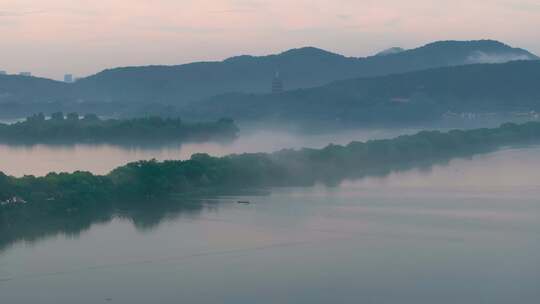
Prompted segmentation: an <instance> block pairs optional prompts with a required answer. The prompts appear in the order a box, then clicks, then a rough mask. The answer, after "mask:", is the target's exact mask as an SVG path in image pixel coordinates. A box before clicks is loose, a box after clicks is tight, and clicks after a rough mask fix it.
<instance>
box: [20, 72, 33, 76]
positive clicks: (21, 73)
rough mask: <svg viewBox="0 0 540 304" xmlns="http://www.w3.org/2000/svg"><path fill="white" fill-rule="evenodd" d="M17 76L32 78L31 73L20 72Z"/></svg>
mask: <svg viewBox="0 0 540 304" xmlns="http://www.w3.org/2000/svg"><path fill="white" fill-rule="evenodd" d="M19 75H20V76H27V77H30V76H32V72H20V73H19Z"/></svg>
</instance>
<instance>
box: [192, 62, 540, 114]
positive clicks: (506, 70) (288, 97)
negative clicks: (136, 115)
mask: <svg viewBox="0 0 540 304" xmlns="http://www.w3.org/2000/svg"><path fill="white" fill-rule="evenodd" d="M533 110H534V111H540V60H530V61H512V62H508V63H503V64H471V65H461V66H451V67H441V68H434V69H427V70H422V71H414V72H408V73H401V74H393V75H387V76H378V77H362V78H356V79H350V80H345V81H337V82H334V83H331V84H328V85H325V86H321V87H317V88H310V89H297V90H292V91H287V92H284V93H281V94H245V93H232V94H224V95H220V96H215V97H213V98H209V99H207V100H205V101H202V102H198V103H194V104H192V105H190V106H188V107H185V108H184V109H183V113H181V115H182V116H184V117H190V118H192V119H202V118H204V119H215V118H218V117H230V118H233V119H235V120H240V121H281V122H329V121H336V120H337V121H339V122H341V123H346V124H356V125H358V124H377V123H385V124H389V123H409V122H419V121H428V120H435V119H439V118H441V116H442V115H443V114H444V113H447V112H454V113H463V112H477V113H508V112H511V111H533Z"/></svg>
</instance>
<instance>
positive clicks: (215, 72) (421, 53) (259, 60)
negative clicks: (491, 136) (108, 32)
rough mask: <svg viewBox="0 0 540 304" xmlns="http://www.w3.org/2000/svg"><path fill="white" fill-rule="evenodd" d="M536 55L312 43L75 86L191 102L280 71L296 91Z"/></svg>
mask: <svg viewBox="0 0 540 304" xmlns="http://www.w3.org/2000/svg"><path fill="white" fill-rule="evenodd" d="M533 58H537V57H535V56H534V55H532V54H531V53H529V52H527V51H525V50H522V49H516V48H511V47H509V46H507V45H505V44H502V43H500V42H497V41H490V40H482V41H464V42H461V41H445V42H436V43H432V44H428V45H426V46H423V47H420V48H417V49H413V50H408V51H403V52H399V53H395V54H389V55H386V56H371V57H366V58H352V57H345V56H342V55H338V54H334V53H330V52H327V51H324V50H321V49H317V48H313V47H306V48H300V49H293V50H289V51H286V52H283V53H281V54H278V55H270V56H262V57H253V56H239V57H233V58H229V59H227V60H224V61H222V62H198V63H191V64H185V65H178V66H148V67H128V68H117V69H112V70H106V71H103V72H101V73H98V74H96V75H94V76H91V77H88V78H86V79H83V80H81V81H79V82H78V83H77V84H76V85H75V86H76V87H77V91H78V92H81V93H82V95H83V96H85V98H87V99H91V100H106V101H124V102H136V103H143V102H159V103H164V104H185V103H187V102H192V101H196V100H199V99H203V98H207V97H211V96H214V95H218V94H223V93H229V92H244V93H266V92H269V91H270V84H271V81H272V77H273V76H274V74H275V72H276V71H279V72H280V75H281V76H282V78H283V80H284V82H285V89H286V90H291V89H298V88H309V87H317V86H321V85H324V84H327V83H330V82H333V81H336V80H343V79H349V78H354V77H362V76H380V75H388V74H393V73H403V72H408V71H414V70H422V69H427V68H434V67H442V66H449V65H461V64H470V63H478V62H490V61H493V62H501V61H509V60H515V59H533Z"/></svg>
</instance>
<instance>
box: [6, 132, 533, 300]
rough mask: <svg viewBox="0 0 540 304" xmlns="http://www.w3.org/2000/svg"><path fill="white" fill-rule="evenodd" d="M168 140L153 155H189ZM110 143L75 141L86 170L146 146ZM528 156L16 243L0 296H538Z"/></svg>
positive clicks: (108, 223) (283, 193)
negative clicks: (85, 145)
mask: <svg viewBox="0 0 540 304" xmlns="http://www.w3.org/2000/svg"><path fill="white" fill-rule="evenodd" d="M260 144H261V146H258V147H256V148H257V149H266V148H269V147H268V146H266V145H276V146H279V143H278V144H276V143H275V142H273V143H271V144H269V143H268V142H265V141H264V142H261V143H260ZM285 144H287V145H289V144H291V142H286V143H284V145H285ZM313 144H317V143H313ZM276 146H273V147H272V148H274V147H276ZM242 148H243V147H242ZM99 149H105V148H99ZM99 149H98V151H106V150H99ZM107 149H111V148H107ZM183 149H185V148H183ZM219 149H222V150H217V151H220V153H226V152H228V151H231V150H234V148H230V147H229V148H219ZM6 151H7V150H6V148H3V152H2V153H4V154H3V155H5V153H6ZM50 151H54V150H50ZM175 151H176V152H174V151H173V152H160V153H163V154H159V155H157V154H154V156H160V158H161V157H164V158H167V157H169V156H170V155H173V156H179V155H180V157H182V156H181V154H182V153H185V154H183V155H186V156H187V155H188V154H189V153H188V152H179V151H178V150H175ZM180 151H189V150H180ZM21 153H37V152H35V151H27V152H21ZM61 153H66V152H61ZM99 153H104V154H102V155H103V157H104V158H107V155H108V154H107V153H105V152H99ZM122 153H123V154H122V156H113V157H114V159H113V160H109V159H103V162H104V163H106V165H103V166H97V167H96V165H95V163H94V162H96V161H97V159H98V158H96V157H95V155H93V154H92V153H90V152H88V151H81V150H75V154H78V155H81V156H82V155H85V156H86V157H88V158H90V159H91V162H92V163H91V164H89V165H88V167H87V168H94V169H96V171H103V170H107V168H109V167H111V166H112V165H114V164H115V163H117V162H120V161H125V160H126V159H125V157H126V155H132V156H131V157H133V159H136V158H137V157H139V156H143V155H146V154H144V153H147V152H122ZM130 153H134V154H130ZM137 153H141V154H137ZM167 153H171V154H167ZM36 155H38V154H36ZM62 155H63V154H62ZM148 156H150V155H148ZM12 157H15V156H12ZM69 157H73V156H69ZM12 159H13V158H12ZM73 159H75V158H74V157H73ZM538 159H540V148H537V147H533V148H526V149H505V150H502V151H498V152H495V153H491V154H486V155H479V156H475V157H473V158H471V159H456V160H452V161H451V162H450V163H448V164H445V165H436V166H434V167H431V168H423V169H417V170H414V169H413V170H409V171H403V172H395V173H393V174H390V175H388V176H385V177H372V178H364V179H361V180H356V181H346V182H343V183H342V184H341V185H340V186H338V187H333V188H327V187H324V186H316V187H309V188H291V189H275V190H273V191H272V192H271V194H269V195H267V196H253V197H223V198H219V199H217V200H208V201H205V202H203V203H201V206H200V207H199V208H196V209H189V210H181V209H176V210H173V211H168V212H161V213H159V214H152V215H150V214H147V215H146V217H145V216H143V217H140V218H138V219H137V218H130V219H127V218H126V217H124V218H115V219H112V220H102V221H100V222H99V223H95V224H93V225H91V226H90V227H89V228H88V229H82V231H77V232H73V229H70V231H71V232H70V233H67V234H65V233H60V234H51V235H49V236H48V237H46V238H41V239H37V240H33V241H32V242H30V241H27V242H22V241H19V242H15V243H13V244H10V246H6V247H5V248H4V250H3V251H0V303H6V304H8V303H9V304H11V303H43V304H53V303H54V304H57V303H126V304H136V303H165V304H167V303H216V304H217V303H220V304H221V303H235V304H251V303H262V304H266V303H268V304H270V303H306V304H307V303H309V304H313V303H355V304H356V303H385V304H386V303H388V304H390V303H392V304H394V303H400V304H404V303H411V304H413V303H414V304H423V303H425V304H432V303H437V304H441V303H442V304H445V303H448V304H450V303H459V304H467V303H470V304H479V303H490V304H493V303H501V304H502V303H505V304H506V303H540V285H539V282H540V237H539V231H540V199H539V198H540V162H539V161H538ZM2 160H4V158H2ZM21 160H23V158H21ZM49 160H50V159H49ZM31 161H32V162H34V163H39V162H38V161H36V160H31ZM87 161H90V160H88V159H84V158H83V159H81V160H80V162H79V164H85V163H86V162H87ZM64 165H65V164H59V166H60V167H59V168H65V169H69V168H71V167H69V166H67V165H65V166H64ZM72 165H73V166H74V164H70V166H72ZM2 166H3V167H4V168H5V164H4V163H3V164H2ZM25 166H26V164H22V165H21V166H20V167H19V166H15V165H11V164H8V168H10V170H11V172H12V173H14V174H21V173H23V171H25V170H27V171H26V172H24V173H28V172H32V168H31V167H30V166H28V167H25ZM48 166H52V165H51V164H49V165H48ZM62 166H64V167H62ZM18 168H23V169H18ZM44 169H45V168H41V167H40V168H39V169H38V171H36V172H42V171H40V170H44ZM237 200H250V201H252V204H250V205H240V204H237V203H235V202H236V201H237ZM71 228H72V227H71ZM66 229H67V228H66ZM75 230H77V229H75Z"/></svg>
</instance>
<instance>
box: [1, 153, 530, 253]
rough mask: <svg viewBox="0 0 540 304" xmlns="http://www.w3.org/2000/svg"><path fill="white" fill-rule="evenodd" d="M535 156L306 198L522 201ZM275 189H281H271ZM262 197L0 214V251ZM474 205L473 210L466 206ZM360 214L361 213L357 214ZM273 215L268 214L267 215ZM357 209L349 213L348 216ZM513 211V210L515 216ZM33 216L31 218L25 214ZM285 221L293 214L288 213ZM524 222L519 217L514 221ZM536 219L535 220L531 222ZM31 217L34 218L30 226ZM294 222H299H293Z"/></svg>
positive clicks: (431, 169)
mask: <svg viewBox="0 0 540 304" xmlns="http://www.w3.org/2000/svg"><path fill="white" fill-rule="evenodd" d="M538 155H540V148H533V147H531V148H528V149H517V150H516V149H508V150H502V151H498V152H495V153H490V154H486V155H477V156H470V157H467V158H451V159H440V160H438V161H436V162H433V163H417V164H409V165H407V166H402V167H399V168H392V169H390V168H380V169H379V170H377V171H371V172H366V173H364V174H363V175H362V176H356V177H355V178H354V179H346V180H333V181H330V183H326V184H325V185H320V186H317V187H314V188H311V189H313V190H310V192H309V193H310V195H313V194H315V195H317V193H318V191H320V190H321V189H323V192H324V196H328V195H330V194H332V193H335V194H336V195H341V196H344V195H345V196H346V195H349V196H351V198H360V197H361V198H363V199H370V198H378V199H380V198H385V197H386V198H387V199H389V200H392V199H394V198H396V195H398V196H399V195H404V196H407V195H408V196H411V195H412V196H415V197H418V198H421V199H423V200H425V199H427V200H428V201H429V206H430V208H432V207H434V206H437V202H436V201H432V200H431V199H433V198H439V199H440V197H441V196H443V197H446V198H449V199H450V200H456V201H457V200H459V199H461V198H462V197H467V198H471V197H474V198H475V199H476V200H482V199H492V198H494V197H497V198H499V199H506V200H515V199H522V198H527V197H532V198H535V197H536V196H537V195H538V194H539V193H540V185H539V184H538V182H537V181H538V180H540V170H535V169H534V167H533V166H531V164H535V163H536V160H537V158H538ZM274 191H278V192H279V191H281V192H283V190H279V189H275V190H274ZM269 193H270V192H266V191H248V192H245V191H244V192H238V191H233V192H231V193H230V195H232V197H233V198H232V199H228V200H227V199H223V196H221V197H218V198H203V199H199V198H193V199H186V198H179V199H174V200H172V199H171V200H156V201H147V202H120V203H115V204H113V205H107V204H104V205H103V206H101V208H90V209H80V210H76V211H70V212H69V214H66V213H65V212H64V211H47V210H40V209H39V208H37V209H36V210H31V211H28V212H23V213H17V212H12V211H10V210H8V209H6V210H5V211H4V212H0V253H1V252H2V251H3V250H6V249H7V248H9V247H10V246H11V245H12V244H14V243H17V242H20V241H24V242H28V243H33V242H36V241H39V240H41V239H45V238H47V237H50V236H54V235H58V234H63V235H68V236H78V235H80V234H81V233H82V232H84V231H88V230H89V229H90V228H91V227H92V225H94V224H99V223H108V222H110V221H111V220H113V219H114V218H119V219H122V220H127V221H129V222H131V223H132V224H133V225H134V226H135V227H136V228H137V229H138V230H140V231H145V230H151V229H154V228H156V227H157V226H159V225H160V224H161V223H162V222H166V221H175V220H177V219H178V218H180V217H184V216H185V217H190V218H194V219H196V218H198V217H199V216H200V215H201V213H203V212H209V211H211V210H214V211H217V210H219V207H220V205H219V202H224V201H226V202H228V203H231V202H234V201H236V200H237V199H239V198H238V197H236V196H239V195H240V196H246V195H250V196H260V195H268V194H269ZM471 206H472V205H471ZM386 207H387V209H383V210H382V211H383V212H384V213H385V214H396V215H397V216H406V215H412V216H417V215H419V214H424V215H431V216H437V217H445V218H449V219H452V218H469V219H477V220H488V219H491V220H508V221H515V220H519V219H521V220H524V221H525V220H530V219H531V216H529V215H526V214H521V213H519V214H518V213H514V212H507V213H505V214H502V213H497V212H496V213H494V212H492V211H490V210H487V211H486V210H482V204H478V209H477V210H467V211H465V212H461V211H459V210H457V211H456V210H437V209H435V210H434V209H427V210H424V211H419V210H413V211H412V212H411V213H408V212H410V211H411V210H407V209H403V208H401V207H400V206H395V205H390V206H388V205H387V206H386ZM351 208H353V209H351V210H350V211H351V212H349V214H355V212H356V213H358V212H360V213H361V212H362V210H363V211H366V212H373V211H375V210H374V209H372V208H377V210H378V211H381V209H380V208H381V206H380V205H373V206H366V205H365V204H364V205H363V206H362V207H361V208H360V209H358V208H359V207H357V206H354V207H351ZM362 208H363V209H362ZM268 211H269V212H271V209H269V210H268ZM352 211H354V212H352ZM514 211H515V210H514ZM27 213H28V214H30V215H28V214H27ZM288 216H290V215H288ZM519 217H521V218H519ZM533 218H534V219H535V217H533ZM29 219H31V220H29ZM296 220H298V218H297V219H296Z"/></svg>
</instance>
